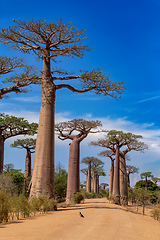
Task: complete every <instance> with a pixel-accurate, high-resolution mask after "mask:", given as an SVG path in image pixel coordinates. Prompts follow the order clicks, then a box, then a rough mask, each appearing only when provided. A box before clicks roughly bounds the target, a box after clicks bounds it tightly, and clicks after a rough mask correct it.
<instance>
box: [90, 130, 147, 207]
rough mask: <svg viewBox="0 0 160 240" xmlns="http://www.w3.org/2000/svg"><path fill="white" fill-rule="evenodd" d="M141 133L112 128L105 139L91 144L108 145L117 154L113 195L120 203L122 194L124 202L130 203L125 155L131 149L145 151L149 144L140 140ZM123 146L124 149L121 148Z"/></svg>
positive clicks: (116, 201)
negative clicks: (136, 133)
mask: <svg viewBox="0 0 160 240" xmlns="http://www.w3.org/2000/svg"><path fill="white" fill-rule="evenodd" d="M139 138H142V136H141V135H135V134H132V133H124V132H123V131H117V130H111V131H109V132H108V134H107V136H106V138H105V139H99V140H98V141H97V142H91V143H90V145H93V146H101V147H106V148H108V149H110V150H111V151H113V152H114V154H115V165H114V179H113V196H114V197H115V203H117V204H119V203H120V196H121V199H123V203H124V204H127V203H128V190H127V173H126V159H125V156H126V154H127V153H128V152H130V151H131V150H134V151H140V152H143V150H144V149H147V148H148V147H147V145H146V144H144V143H143V142H141V141H139ZM122 147H123V149H124V150H122V151H121V150H120V149H121V148H122Z"/></svg>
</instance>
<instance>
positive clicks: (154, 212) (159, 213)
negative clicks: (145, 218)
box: [151, 207, 160, 221]
mask: <svg viewBox="0 0 160 240" xmlns="http://www.w3.org/2000/svg"><path fill="white" fill-rule="evenodd" d="M151 217H153V218H154V219H155V220H157V221H158V219H159V217H160V209H159V208H158V207H155V208H153V209H152V210H151Z"/></svg>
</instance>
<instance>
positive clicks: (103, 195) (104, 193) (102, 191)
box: [99, 188, 107, 198]
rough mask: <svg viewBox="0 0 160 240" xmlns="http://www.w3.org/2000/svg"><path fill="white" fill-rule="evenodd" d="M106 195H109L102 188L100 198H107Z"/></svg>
mask: <svg viewBox="0 0 160 240" xmlns="http://www.w3.org/2000/svg"><path fill="white" fill-rule="evenodd" d="M106 194H107V191H106V190H105V189H103V188H100V189H99V197H100V198H102V197H106Z"/></svg>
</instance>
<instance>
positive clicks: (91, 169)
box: [81, 157, 104, 194]
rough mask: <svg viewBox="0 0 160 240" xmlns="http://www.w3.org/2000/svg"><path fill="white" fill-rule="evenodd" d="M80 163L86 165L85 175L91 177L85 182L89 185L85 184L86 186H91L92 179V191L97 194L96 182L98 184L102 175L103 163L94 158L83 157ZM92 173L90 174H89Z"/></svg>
mask: <svg viewBox="0 0 160 240" xmlns="http://www.w3.org/2000/svg"><path fill="white" fill-rule="evenodd" d="M81 162H82V163H85V164H86V165H88V170H87V175H89V176H91V177H90V178H89V177H87V180H88V181H89V183H87V182H86V186H87V185H89V186H91V179H92V187H91V188H92V189H93V190H94V192H95V193H97V194H98V187H97V186H98V182H99V176H101V175H102V176H103V175H104V170H103V168H102V167H103V165H104V162H102V161H101V160H100V159H98V158H96V157H85V158H83V159H82V161H81ZM91 173H92V174H91Z"/></svg>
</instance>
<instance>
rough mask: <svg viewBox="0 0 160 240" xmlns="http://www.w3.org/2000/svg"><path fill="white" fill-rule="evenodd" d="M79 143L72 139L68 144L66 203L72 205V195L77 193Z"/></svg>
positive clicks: (78, 181)
mask: <svg viewBox="0 0 160 240" xmlns="http://www.w3.org/2000/svg"><path fill="white" fill-rule="evenodd" d="M79 145H80V143H79V141H78V139H77V138H74V139H73V141H72V142H71V144H70V152H69V166H68V179H67V195H66V202H67V203H73V201H74V199H73V197H74V194H75V193H76V192H79V183H80V179H79Z"/></svg>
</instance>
